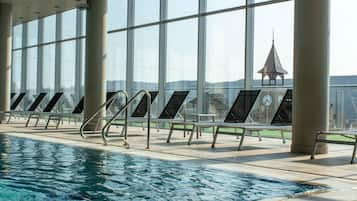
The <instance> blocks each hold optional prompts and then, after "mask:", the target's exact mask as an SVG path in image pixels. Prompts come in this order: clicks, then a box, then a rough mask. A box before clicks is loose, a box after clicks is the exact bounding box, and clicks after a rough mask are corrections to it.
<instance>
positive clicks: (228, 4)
mask: <svg viewBox="0 0 357 201" xmlns="http://www.w3.org/2000/svg"><path fill="white" fill-rule="evenodd" d="M244 5H245V0H224V1H222V0H207V11H214V10H221V9H226V8H233V7H237V6H244Z"/></svg>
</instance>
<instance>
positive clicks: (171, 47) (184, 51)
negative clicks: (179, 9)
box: [166, 19, 198, 89]
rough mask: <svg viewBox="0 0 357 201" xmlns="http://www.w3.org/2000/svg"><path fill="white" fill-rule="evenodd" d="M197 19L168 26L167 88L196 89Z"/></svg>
mask: <svg viewBox="0 0 357 201" xmlns="http://www.w3.org/2000/svg"><path fill="white" fill-rule="evenodd" d="M197 38H198V33H197V19H191V20H185V21H178V22H173V23H169V24H168V27H167V69H166V81H167V82H168V83H167V88H171V89H175V88H180V89H195V88H196V80H197V45H198V41H197Z"/></svg>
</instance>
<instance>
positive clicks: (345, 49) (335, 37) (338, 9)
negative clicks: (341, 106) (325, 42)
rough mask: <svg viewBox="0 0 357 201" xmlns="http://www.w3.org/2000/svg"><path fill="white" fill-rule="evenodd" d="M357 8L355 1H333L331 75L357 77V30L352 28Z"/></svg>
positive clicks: (356, 16)
mask: <svg viewBox="0 0 357 201" xmlns="http://www.w3.org/2000/svg"><path fill="white" fill-rule="evenodd" d="M346 5H348V6H346ZM356 7H357V1H354V0H344V1H343V3H341V2H339V1H331V17H330V20H331V29H330V30H331V34H330V74H331V75H357V71H356V63H357V61H356V54H355V53H356V52H357V38H356V35H357V29H355V28H353V27H352V26H351V25H352V24H354V23H355V19H356V18H357V13H356V12H355V8H356Z"/></svg>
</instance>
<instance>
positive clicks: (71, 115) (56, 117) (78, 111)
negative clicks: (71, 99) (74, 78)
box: [45, 96, 84, 129]
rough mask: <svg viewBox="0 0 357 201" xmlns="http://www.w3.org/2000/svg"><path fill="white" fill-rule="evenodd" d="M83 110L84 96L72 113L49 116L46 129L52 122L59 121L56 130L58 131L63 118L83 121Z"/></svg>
mask: <svg viewBox="0 0 357 201" xmlns="http://www.w3.org/2000/svg"><path fill="white" fill-rule="evenodd" d="M83 108H84V96H83V97H82V98H81V100H80V101H79V102H78V104H77V105H76V106H75V107H74V109H73V111H72V112H71V113H53V114H50V115H48V119H47V123H46V126H45V129H47V128H48V126H49V123H50V122H51V121H57V123H56V129H58V127H59V125H60V122H61V121H62V119H63V118H74V117H77V118H78V119H81V114H82V112H83Z"/></svg>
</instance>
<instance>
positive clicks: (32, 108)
mask: <svg viewBox="0 0 357 201" xmlns="http://www.w3.org/2000/svg"><path fill="white" fill-rule="evenodd" d="M46 95H47V93H40V94H38V96H37V97H36V98H35V100H34V101H33V102H32V104H31V105H30V107H29V108H28V109H27V110H26V111H6V112H4V113H5V114H7V115H9V118H8V120H7V123H9V122H10V120H11V117H13V116H16V115H20V116H21V115H25V114H28V113H30V112H34V111H36V109H37V108H38V106H39V105H40V103H41V102H42V100H43V99H44V98H45V96H46Z"/></svg>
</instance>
